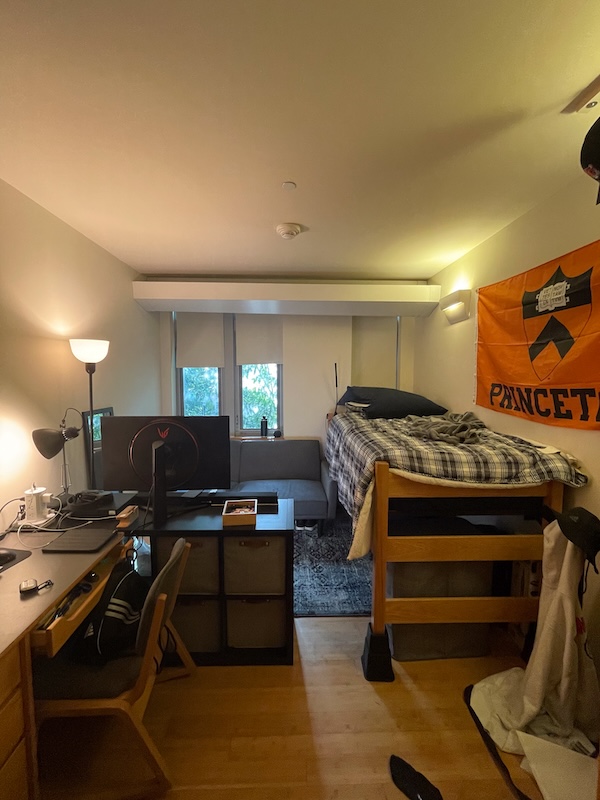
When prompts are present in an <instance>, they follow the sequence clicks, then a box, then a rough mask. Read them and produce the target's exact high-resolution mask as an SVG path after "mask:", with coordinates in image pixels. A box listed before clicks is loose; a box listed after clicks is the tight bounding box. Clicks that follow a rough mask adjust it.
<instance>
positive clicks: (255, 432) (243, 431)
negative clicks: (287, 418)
mask: <svg viewBox="0 0 600 800" xmlns="http://www.w3.org/2000/svg"><path fill="white" fill-rule="evenodd" d="M245 366H248V365H247V364H238V365H237V367H236V369H235V387H234V397H235V409H234V413H235V433H236V436H260V428H244V427H243V426H242V420H243V414H242V368H243V367H245ZM276 366H277V419H276V420H275V424H273V423H272V420H269V430H276V429H278V430H282V428H283V413H282V412H283V364H277V365H276Z"/></svg>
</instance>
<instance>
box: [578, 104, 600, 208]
mask: <svg viewBox="0 0 600 800" xmlns="http://www.w3.org/2000/svg"><path fill="white" fill-rule="evenodd" d="M580 161H581V168H582V170H583V171H584V172H585V173H586V175H589V176H590V178H593V179H594V180H595V181H599V182H600V119H597V120H596V122H594V124H593V125H592V127H591V128H590V129H589V131H588V132H587V134H586V136H585V139H584V140H583V145H582V147H581V158H580ZM598 203H600V188H599V189H598V197H597V198H596V205H598Z"/></svg>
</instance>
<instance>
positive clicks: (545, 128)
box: [0, 0, 600, 281]
mask: <svg viewBox="0 0 600 800" xmlns="http://www.w3.org/2000/svg"><path fill="white" fill-rule="evenodd" d="M599 34H600V3H598V2H597V0H498V2H495V3H490V2H482V0H420V1H419V0H412V1H411V0H301V1H300V0H293V1H292V0H168V2H167V1H166V0H161V1H160V2H159V1H158V0H126V1H125V2H123V0H85V2H81V0H60V2H51V3H50V2H47V3H40V2H38V1H37V0H0V178H1V179H3V180H4V181H6V182H7V183H9V184H11V185H12V186H14V187H15V188H16V189H18V190H19V191H21V192H23V193H24V194H25V195H27V196H28V197H30V198H32V199H33V200H34V201H36V202H37V203H39V204H40V205H41V206H43V207H44V208H46V209H48V210H49V211H50V212H52V213H53V214H55V215H56V216H57V217H59V218H60V219H62V220H64V221H65V222H66V223H68V224H69V225H71V226H72V227H74V228H75V229H77V230H78V231H81V232H82V233H83V234H84V235H85V236H87V237H89V238H90V239H92V240H93V241H94V242H97V243H98V244H99V245H101V246H102V247H103V248H105V249H106V250H108V251H109V252H111V253H113V254H114V255H115V256H116V257H118V258H119V259H122V260H123V261H124V262H126V263H127V264H129V265H131V266H132V267H133V268H135V269H136V270H137V271H139V272H140V273H142V274H145V275H148V276H153V277H157V276H169V277H171V278H172V277H173V276H184V277H189V278H191V277H197V276H203V277H207V278H211V277H218V278H221V279H231V280H233V279H236V278H238V279H242V280H247V279H250V278H257V277H258V278H261V277H262V278H263V279H282V278H291V279H302V278H304V279H317V278H319V279H339V280H343V279H346V280H358V279H368V280H370V281H373V280H397V279H403V280H424V279H428V278H430V277H431V276H432V275H435V274H436V273H437V272H438V271H439V270H440V269H442V268H443V267H445V266H447V265H448V264H450V263H452V262H453V261H455V260H456V259H457V258H459V257H460V256H462V255H463V254H465V253H466V252H468V251H469V250H470V249H472V248H473V247H476V246H477V245H478V244H479V243H480V242H482V241H484V240H485V239H487V238H489V237H490V236H492V235H493V234H494V233H496V232H497V231H499V230H500V229H502V228H503V227H505V226H506V225H508V224H509V223H510V222H511V221H513V220H514V219H516V218H518V217H519V216H521V215H522V214H524V213H526V212H527V211H528V210H529V209H530V208H532V207H533V206H535V205H537V204H538V203H540V202H542V201H544V199H546V198H548V197H549V196H551V195H553V194H554V193H556V192H558V191H559V190H560V189H561V187H563V186H565V185H566V184H567V183H569V182H571V181H575V180H580V181H581V182H582V187H583V188H582V190H585V191H588V192H589V196H590V203H594V202H595V197H596V193H597V187H596V186H595V185H594V184H592V182H591V180H590V179H589V178H588V177H587V176H585V175H584V174H583V172H582V170H581V168H580V166H579V151H580V148H581V144H582V142H583V138H584V136H585V133H586V132H587V130H588V129H589V128H590V126H591V125H592V123H593V122H594V121H595V119H596V118H597V116H598V115H596V114H594V113H593V112H592V113H591V114H565V113H561V112H562V111H563V109H564V108H565V107H566V106H567V105H568V104H569V103H570V102H572V101H573V99H574V98H575V97H576V96H577V95H578V94H579V93H580V92H581V91H582V90H584V89H585V87H586V86H588V84H590V82H592V81H593V80H594V79H595V78H596V76H597V75H598V73H599V72H600V50H599V49H598V40H599ZM599 113H600V112H599ZM285 181H293V182H295V183H296V189H293V190H286V189H284V188H283V187H282V184H283V183H284V182H285ZM586 182H587V183H586ZM588 184H589V185H588ZM284 222H294V223H298V224H299V225H301V226H302V233H300V234H299V235H298V236H296V237H295V238H294V239H291V240H285V239H282V238H281V237H280V236H279V235H278V234H277V232H276V227H277V225H279V224H280V223H284Z"/></svg>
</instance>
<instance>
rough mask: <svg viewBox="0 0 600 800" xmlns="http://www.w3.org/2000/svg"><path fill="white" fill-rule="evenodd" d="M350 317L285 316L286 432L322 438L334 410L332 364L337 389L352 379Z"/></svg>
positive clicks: (342, 390)
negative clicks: (329, 414)
mask: <svg viewBox="0 0 600 800" xmlns="http://www.w3.org/2000/svg"><path fill="white" fill-rule="evenodd" d="M351 361H352V318H351V317H302V316H286V317H284V318H283V364H284V373H283V383H284V387H283V395H284V401H283V424H284V429H285V434H286V436H318V437H320V439H321V441H322V442H324V441H325V434H326V417H327V413H328V412H331V411H333V410H334V408H335V401H336V397H335V367H334V365H335V364H336V363H337V368H338V385H339V387H340V392H341V393H343V392H344V391H345V390H346V386H347V385H348V384H349V383H350V382H351V381H350V370H351Z"/></svg>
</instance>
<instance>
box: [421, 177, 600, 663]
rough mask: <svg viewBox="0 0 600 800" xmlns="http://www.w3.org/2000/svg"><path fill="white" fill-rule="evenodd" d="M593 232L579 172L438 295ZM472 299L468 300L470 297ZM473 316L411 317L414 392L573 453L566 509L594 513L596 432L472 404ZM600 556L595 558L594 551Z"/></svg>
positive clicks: (599, 461)
mask: <svg viewBox="0 0 600 800" xmlns="http://www.w3.org/2000/svg"><path fill="white" fill-rule="evenodd" d="M598 238H600V207H598V206H596V205H595V189H594V186H593V185H592V184H591V181H590V179H589V178H588V177H587V176H585V175H583V174H582V175H581V178H580V179H579V180H577V181H575V182H573V183H572V184H571V185H569V186H567V187H565V189H564V190H563V191H562V192H560V193H559V194H557V195H556V196H554V197H552V198H550V199H549V200H548V201H547V202H546V203H545V204H543V205H541V206H538V207H537V208H535V209H533V210H532V211H530V212H529V213H528V214H526V215H525V216H523V217H521V218H520V219H519V220H517V221H516V222H514V223H513V224H511V225H509V226H508V227H506V228H505V229H504V230H502V231H501V232H500V233H498V234H496V236H494V237H492V238H491V239H488V240H487V241H486V242H484V243H483V244H482V245H480V246H479V247H478V248H476V249H475V250H473V251H471V252H470V253H469V254H468V255H466V256H465V257H464V258H461V259H460V260H459V261H457V262H455V263H454V264H452V265H451V266H449V267H447V268H446V269H445V270H443V271H442V272H440V273H439V274H438V275H436V276H435V277H434V278H432V280H431V282H432V283H438V284H441V287H442V291H441V294H442V297H444V296H445V295H446V294H448V293H449V292H451V291H453V290H454V289H456V288H465V287H472V288H473V289H476V288H478V287H480V286H486V285H488V284H491V283H494V282H496V281H499V280H503V279H504V278H508V277H510V276H512V275H517V274H519V273H521V272H524V271H526V270H529V269H532V268H533V267H536V266H538V265H540V264H544V263H545V262H546V261H550V260H551V259H554V258H558V257H559V256H561V255H563V254H565V253H568V252H570V251H571V250H575V249H577V248H579V247H583V246H584V245H586V244H589V243H590V242H593V241H596V240H597V239H598ZM475 300H476V298H475V297H474V298H473V301H474V302H475ZM475 326H476V320H475V314H474V313H473V314H472V316H471V319H469V320H467V321H466V322H461V323H457V324H455V325H449V324H448V323H447V322H446V319H445V317H444V314H443V313H442V312H440V311H434V312H433V313H432V314H431V315H430V316H429V317H427V318H424V319H419V320H418V321H417V337H416V340H415V391H417V392H419V393H421V394H424V395H426V396H428V397H431V398H432V399H433V400H436V401H438V402H440V403H442V404H443V405H445V406H446V407H448V408H450V409H451V410H453V411H467V410H469V411H473V412H474V413H476V414H477V415H478V416H479V417H480V419H482V420H483V421H484V422H485V423H486V424H487V425H488V426H489V427H490V428H493V429H495V430H497V431H500V432H503V433H514V434H515V435H517V436H518V435H521V436H525V437H528V438H531V439H535V440H537V441H541V442H547V443H548V444H552V445H554V446H555V447H559V448H561V449H563V450H565V451H567V452H570V453H572V454H573V455H574V456H576V457H577V458H578V459H579V460H580V462H581V463H582V465H583V466H584V468H585V471H586V472H587V473H588V475H589V476H590V479H591V480H590V483H589V485H588V486H586V487H584V488H583V489H570V488H568V487H567V489H566V491H565V508H572V507H573V506H576V505H577V506H584V507H585V508H588V509H589V510H590V511H592V512H593V513H594V514H596V515H597V516H599V517H600V447H599V445H600V432H599V431H585V432H584V431H580V430H574V429H570V428H558V427H553V426H550V425H542V424H539V423H536V422H530V421H528V420H522V419H519V418H516V417H513V416H509V415H507V414H501V413H498V412H496V411H491V410H488V409H484V408H482V407H480V406H476V405H475V404H474V402H473V396H474V376H475V368H476V350H475V341H476V327H475ZM598 561H599V562H600V556H599V557H598ZM599 583H600V582H599V581H598V580H597V579H596V576H595V574H594V573H593V572H592V571H590V587H589V590H588V593H587V595H586V601H585V611H586V616H587V617H588V623H589V627H590V629H591V632H592V635H591V639H592V648H593V650H594V654H595V660H596V664H597V665H600V613H599V611H600V603H599V599H598V596H599Z"/></svg>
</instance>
